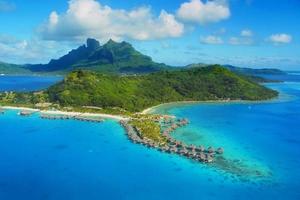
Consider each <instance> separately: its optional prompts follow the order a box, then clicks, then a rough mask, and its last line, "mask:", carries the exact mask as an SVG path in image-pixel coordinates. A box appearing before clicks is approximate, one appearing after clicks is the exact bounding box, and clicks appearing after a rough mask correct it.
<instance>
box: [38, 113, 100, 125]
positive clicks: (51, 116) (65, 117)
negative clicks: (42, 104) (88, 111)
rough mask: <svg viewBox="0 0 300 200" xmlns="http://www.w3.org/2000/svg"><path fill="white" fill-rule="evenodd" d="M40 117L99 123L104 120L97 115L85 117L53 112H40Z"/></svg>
mask: <svg viewBox="0 0 300 200" xmlns="http://www.w3.org/2000/svg"><path fill="white" fill-rule="evenodd" d="M40 117H41V118H42V119H48V120H70V119H72V120H78V121H86V122H94V123H101V122H104V119H102V118H98V117H87V116H80V115H54V114H45V113H42V114H41V115H40Z"/></svg>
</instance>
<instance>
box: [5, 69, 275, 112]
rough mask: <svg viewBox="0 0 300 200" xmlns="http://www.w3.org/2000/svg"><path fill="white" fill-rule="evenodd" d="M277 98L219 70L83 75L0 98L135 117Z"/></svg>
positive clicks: (75, 75) (14, 102) (7, 101)
mask: <svg viewBox="0 0 300 200" xmlns="http://www.w3.org/2000/svg"><path fill="white" fill-rule="evenodd" d="M276 95H277V92H276V91H273V90H270V89H267V88H265V87H264V86H261V85H259V84H257V83H255V82H253V81H251V79H248V78H246V77H244V76H240V75H237V74H235V73H232V72H230V71H229V70H227V69H225V68H223V67H221V66H218V65H214V66H209V67H204V68H195V69H189V70H181V71H161V72H156V73H152V74H148V75H141V76H118V75H108V74H102V73H96V72H91V71H82V70H78V71H74V72H72V73H70V74H69V75H68V76H67V77H66V78H65V79H64V80H63V81H62V82H60V83H58V84H56V85H54V86H52V87H50V88H49V89H48V90H46V91H42V92H35V93H6V94H2V95H1V96H0V98H1V102H2V103H6V104H30V105H34V104H38V103H44V102H51V103H52V104H57V105H59V106H61V107H74V108H80V107H83V106H97V107H100V108H103V109H117V110H122V109H124V110H127V111H130V112H135V111H141V110H143V109H145V108H147V107H150V106H154V105H157V104H161V103H167V102H174V101H200V100H264V99H270V98H273V97H276Z"/></svg>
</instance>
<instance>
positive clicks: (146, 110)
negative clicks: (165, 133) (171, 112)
mask: <svg viewBox="0 0 300 200" xmlns="http://www.w3.org/2000/svg"><path fill="white" fill-rule="evenodd" d="M277 100H280V98H279V96H278V97H276V98H272V99H268V100H255V101H251V100H207V101H174V102H169V103H162V104H158V105H156V106H152V107H149V108H146V109H145V110H143V111H142V112H140V113H141V114H153V113H151V112H152V111H155V109H156V108H159V107H162V106H176V105H193V104H206V103H208V104H222V103H223V104H224V103H225V104H237V103H240V104H247V103H248V104H250V103H251V104H260V103H272V102H276V101H277Z"/></svg>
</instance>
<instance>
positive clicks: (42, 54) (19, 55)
mask: <svg viewBox="0 0 300 200" xmlns="http://www.w3.org/2000/svg"><path fill="white" fill-rule="evenodd" d="M69 49H70V46H69V45H68V44H63V43H61V42H53V41H41V40H39V39H36V38H35V39H30V40H19V39H17V38H15V37H12V36H8V35H0V61H4V62H9V63H21V64H23V63H41V62H48V61H49V59H50V58H53V57H58V56H59V55H62V54H64V53H66V52H67V50H69Z"/></svg>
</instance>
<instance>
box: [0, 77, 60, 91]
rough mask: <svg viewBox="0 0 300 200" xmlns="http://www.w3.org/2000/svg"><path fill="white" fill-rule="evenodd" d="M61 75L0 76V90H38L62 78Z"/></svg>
mask: <svg viewBox="0 0 300 200" xmlns="http://www.w3.org/2000/svg"><path fill="white" fill-rule="evenodd" d="M62 78H63V77H61V76H28V75H19V76H13V75H12V76H0V92H3V91H19V92H26V91H36V90H40V89H44V88H47V87H49V86H51V85H53V84H54V83H56V82H58V81H60V80H62Z"/></svg>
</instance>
